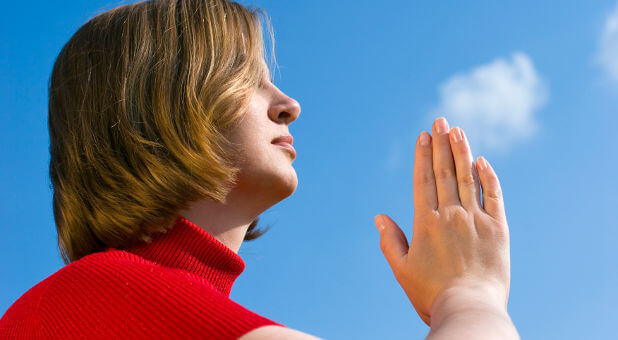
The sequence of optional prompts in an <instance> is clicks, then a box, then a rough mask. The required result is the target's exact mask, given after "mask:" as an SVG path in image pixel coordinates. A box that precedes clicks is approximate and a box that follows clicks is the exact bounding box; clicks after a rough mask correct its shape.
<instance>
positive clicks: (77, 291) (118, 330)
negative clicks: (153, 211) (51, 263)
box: [13, 251, 279, 338]
mask: <svg viewBox="0 0 618 340" xmlns="http://www.w3.org/2000/svg"><path fill="white" fill-rule="evenodd" d="M46 280H47V281H43V282H45V284H43V282H41V283H39V285H40V286H39V285H37V286H39V287H37V286H35V287H33V293H31V294H30V295H31V297H35V295H36V298H35V299H32V298H27V297H26V294H28V293H26V294H24V296H22V298H23V299H24V301H22V302H20V304H21V305H25V304H24V302H27V301H34V300H37V301H36V306H37V309H36V311H37V312H36V314H39V315H40V316H39V317H37V318H35V319H36V320H35V321H36V323H37V324H38V327H39V328H40V329H44V330H46V331H48V332H54V333H57V334H63V333H65V332H66V334H71V335H72V336H75V335H79V336H94V337H114V336H119V337H127V336H130V337H134V336H136V337H145V336H151V337H160V336H161V335H162V334H163V335H166V334H167V335H184V336H183V337H191V338H192V337H203V336H206V335H208V336H212V337H217V338H238V337H239V336H241V335H242V334H245V333H247V332H249V331H251V330H252V329H255V328H257V327H261V326H264V325H279V324H278V323H277V322H274V321H272V320H270V319H268V318H265V317H263V316H261V315H259V314H256V313H254V312H252V311H250V310H248V309H246V308H244V307H243V306H241V305H240V304H238V303H236V302H234V301H232V300H231V299H229V297H227V296H225V295H223V294H221V293H219V292H218V291H217V290H216V289H215V288H214V287H213V286H212V285H211V284H210V283H208V282H207V281H205V280H203V279H201V278H199V277H198V276H196V275H192V274H190V273H187V272H184V271H181V270H176V269H170V268H164V267H162V266H159V265H156V264H154V263H152V262H149V261H146V260H143V259H141V258H140V257H138V256H135V255H133V254H130V253H126V252H120V251H118V253H108V252H103V253H96V254H91V255H88V256H86V257H84V258H82V259H80V260H79V261H76V262H73V263H71V264H69V265H67V266H65V267H63V268H62V269H61V270H59V271H58V272H56V273H55V274H53V275H52V276H51V277H49V278H48V279H46ZM22 298H20V300H21V299H22ZM18 301H19V300H18ZM16 304H17V302H16ZM29 305H30V306H31V307H32V306H34V305H33V304H32V303H30V304H29ZM22 309H24V308H22ZM33 310H34V309H30V312H31V313H30V314H31V315H32V314H34V313H32V311H33ZM19 317H20V316H18V315H17V316H16V317H14V318H13V319H17V318H19ZM31 319H32V317H31ZM163 337H165V336H163Z"/></svg>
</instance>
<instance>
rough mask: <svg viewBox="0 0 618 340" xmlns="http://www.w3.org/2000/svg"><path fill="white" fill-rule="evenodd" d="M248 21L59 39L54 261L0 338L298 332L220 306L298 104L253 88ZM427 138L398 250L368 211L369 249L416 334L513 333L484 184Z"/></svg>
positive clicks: (491, 184)
mask: <svg viewBox="0 0 618 340" xmlns="http://www.w3.org/2000/svg"><path fill="white" fill-rule="evenodd" d="M261 18H262V17H261V16H260V12H259V11H257V10H254V11H249V10H248V9H246V8H245V7H243V6H241V5H239V4H237V3H234V2H230V1H226V0H182V1H178V0H153V1H145V2H139V3H135V4H131V5H126V6H121V7H117V8H115V9H113V10H111V11H109V12H106V13H103V14H100V15H98V16H96V17H94V18H92V19H91V20H89V21H88V22H87V23H86V24H84V26H82V27H81V28H80V29H79V30H78V31H77V32H76V33H75V34H74V35H73V37H71V39H70V40H69V42H67V44H66V45H65V46H64V48H63V49H62V51H61V52H60V54H59V56H58V58H57V60H56V62H55V64H54V68H53V71H52V75H51V81H50V88H49V96H50V97H49V98H50V99H49V132H50V153H51V160H50V177H51V180H52V184H53V189H54V196H53V208H54V217H55V221H56V227H57V231H58V243H59V249H60V253H61V255H62V257H63V259H64V261H65V263H66V264H67V265H66V266H64V267H63V268H61V269H60V270H58V271H57V272H56V273H54V274H52V275H51V276H50V277H48V278H46V279H45V280H43V281H41V282H40V283H39V284H37V285H35V286H34V287H32V288H31V289H30V290H28V291H27V292H26V293H25V294H24V295H23V296H22V297H20V298H19V299H18V300H17V301H16V302H15V303H14V304H13V305H12V306H11V307H10V308H9V309H8V310H7V312H6V313H5V315H4V316H3V318H2V319H1V320H0V337H1V338H27V337H42V338H50V337H58V338H73V337H89V338H110V337H120V338H161V337H164V338H221V339H227V338H230V339H234V338H242V339H270V338H276V337H278V338H293V339H310V338H315V337H313V336H311V335H308V334H305V333H302V332H299V331H296V330H292V329H289V328H287V327H285V326H284V325H282V324H279V323H278V322H276V321H273V320H270V319H268V318H266V317H264V316H261V315H258V314H256V313H254V312H252V311H250V310H247V309H246V308H244V307H242V306H241V305H239V304H237V303H235V302H234V301H232V300H231V299H230V298H229V294H230V290H231V287H232V285H233V283H234V280H235V279H236V278H237V277H238V276H239V275H240V274H241V273H242V271H243V270H244V266H245V265H244V262H243V260H242V259H241V258H240V257H239V256H238V254H237V252H238V249H239V248H240V245H241V243H242V241H243V240H251V239H255V238H257V237H259V236H260V234H261V233H263V231H259V230H257V229H256V226H257V222H258V217H259V215H260V214H261V213H262V212H263V211H265V210H267V209H268V208H269V207H271V206H273V205H274V204H276V203H278V202H279V201H281V200H283V199H284V198H286V197H288V196H289V195H291V194H292V193H293V192H294V191H295V189H296V186H297V177H296V172H295V171H294V168H293V167H292V161H293V160H294V158H295V156H296V155H295V151H294V149H293V147H292V146H291V145H292V143H293V141H292V137H291V136H290V135H289V132H288V126H289V124H290V123H291V122H293V121H294V120H296V119H297V118H298V116H299V114H300V106H299V104H298V103H297V102H296V101H295V100H294V99H292V98H290V97H288V96H286V95H285V94H284V93H282V92H281V91H280V90H279V89H278V88H277V87H276V86H275V85H273V84H272V82H271V81H270V79H269V72H268V68H267V66H266V63H265V62H264V42H263V41H262V26H261V21H260V19H261ZM266 23H267V24H268V21H266ZM269 32H270V33H271V37H272V32H271V31H270V30H269ZM432 132H433V137H432V136H430V135H429V134H428V133H426V132H424V133H423V134H421V136H420V138H419V142H418V144H417V147H416V156H415V157H416V158H415V159H416V161H415V166H414V202H415V220H414V237H413V240H412V244H411V247H409V248H408V242H407V240H406V237H405V235H404V234H403V232H402V231H401V229H399V227H398V226H397V225H396V224H395V223H394V221H392V220H390V219H389V218H388V217H387V216H385V215H378V216H376V221H375V222H376V225H377V226H378V230H379V231H380V234H381V240H380V245H381V248H382V250H383V252H384V255H385V257H386V259H387V260H388V262H389V264H390V266H391V268H392V269H393V273H394V274H395V277H396V278H397V280H398V282H399V283H400V284H401V286H402V288H403V289H404V291H405V292H406V294H407V295H408V297H409V298H410V301H411V302H412V304H413V306H414V307H415V308H416V311H417V313H418V314H419V316H420V317H421V318H422V319H423V321H425V322H426V323H427V324H428V325H430V326H431V332H430V334H429V337H435V338H440V337H453V336H458V337H461V336H462V335H464V334H465V335H469V337H481V336H487V337H488V336H493V337H498V336H500V337H502V338H506V337H512V338H517V332H516V331H515V328H514V327H513V325H512V323H511V321H510V318H509V316H508V314H507V313H506V303H507V300H508V289H509V248H508V247H509V244H508V242H509V241H508V227H507V223H506V217H505V215H504V207H503V202H502V198H501V195H500V186H499V182H498V180H497V178H496V176H495V174H494V172H493V171H492V170H491V167H485V166H484V165H483V166H481V164H485V163H484V162H483V160H482V159H481V161H480V162H477V164H476V166H475V165H474V162H473V160H472V159H471V153H470V150H469V146H468V143H467V141H466V140H465V137H464V135H463V132H462V131H461V130H460V129H458V128H454V129H449V127H448V123H447V122H446V120H445V119H438V120H437V121H436V123H435V124H434V128H433V131H432ZM477 169H478V174H477ZM481 185H482V190H483V201H482V202H481V200H480V186H481Z"/></svg>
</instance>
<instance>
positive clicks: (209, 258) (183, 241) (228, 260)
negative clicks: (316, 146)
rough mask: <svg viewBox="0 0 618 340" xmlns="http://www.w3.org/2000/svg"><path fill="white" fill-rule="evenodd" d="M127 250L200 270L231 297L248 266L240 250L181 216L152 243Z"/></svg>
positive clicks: (196, 270)
mask: <svg viewBox="0 0 618 340" xmlns="http://www.w3.org/2000/svg"><path fill="white" fill-rule="evenodd" d="M126 251H127V252H129V253H132V254H135V255H138V256H140V257H142V258H144V259H146V260H148V261H151V262H154V263H157V264H159V265H161V266H165V267H172V268H178V269H182V270H186V271H188V272H191V273H194V274H197V275H199V276H201V277H203V278H205V279H206V280H208V281H209V282H210V283H212V284H213V285H214V286H215V287H216V288H217V290H218V291H219V292H221V293H222V294H225V295H226V296H228V297H229V296H230V291H231V290H232V285H233V284H234V281H235V280H236V278H238V276H239V275H240V274H241V273H242V272H243V270H245V262H244V261H243V259H242V258H241V257H240V256H239V255H238V254H236V253H235V252H234V251H232V250H231V249H230V248H228V247H227V246H226V245H225V244H223V243H221V242H220V241H219V240H217V239H216V238H214V237H213V236H212V235H210V234H209V233H208V232H206V231H205V230H204V229H202V228H200V227H199V226H197V225H196V224H194V223H193V222H191V221H189V220H188V219H186V218H184V217H182V216H179V217H178V218H177V219H176V222H175V223H174V226H173V227H172V229H171V230H168V231H167V232H165V233H157V234H154V235H153V237H152V242H151V243H145V242H144V243H140V244H138V245H136V246H133V247H129V248H128V249H126Z"/></svg>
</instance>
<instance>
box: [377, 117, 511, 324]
mask: <svg viewBox="0 0 618 340" xmlns="http://www.w3.org/2000/svg"><path fill="white" fill-rule="evenodd" d="M424 137H426V139H427V144H426V145H423V144H422V143H421V142H422V141H423V138H424ZM414 157H415V161H414V180H413V186H414V188H413V189H414V190H413V191H414V227H413V232H412V242H411V244H410V245H409V246H408V240H407V238H406V236H405V234H404V233H403V231H402V230H401V229H400V228H399V226H398V225H397V223H395V221H393V220H392V219H391V218H390V217H388V216H386V215H384V214H381V215H377V216H376V217H375V223H376V226H377V227H378V230H380V229H381V226H383V227H384V228H383V230H381V231H380V248H381V250H382V252H383V253H384V257H385V258H386V260H387V262H388V263H389V265H390V267H391V269H392V271H393V274H394V275H395V278H396V279H397V281H398V282H399V284H400V285H401V287H402V288H403V290H404V291H405V293H406V295H407V296H408V298H409V299H410V302H412V305H413V306H414V308H415V309H416V312H417V313H418V315H419V316H420V317H421V319H423V321H424V322H425V323H426V324H427V325H429V326H431V311H432V309H431V307H432V305H433V304H434V302H435V301H436V298H437V297H438V296H440V294H441V293H443V292H445V293H446V292H447V291H450V292H453V291H457V289H453V288H457V287H466V288H474V289H477V290H478V292H480V293H482V294H483V296H484V297H485V300H486V301H485V302H488V303H492V304H495V305H496V306H499V307H500V308H504V311H505V312H506V305H507V301H508V294H509V286H510V255H509V252H510V250H509V229H508V225H507V221H506V215H505V211H504V202H503V199H502V193H501V192H502V191H501V188H500V182H499V181H498V178H497V176H496V174H495V173H494V171H493V169H492V167H491V166H490V165H489V164H487V163H485V159H484V158H482V157H479V158H478V159H477V162H476V165H475V164H474V160H473V159H472V153H471V151H470V147H469V144H468V141H467V139H466V137H465V134H464V133H463V130H461V129H459V128H456V127H455V128H453V129H451V130H450V131H449V127H448V122H447V121H446V119H444V118H438V119H437V120H436V121H435V122H434V124H433V137H432V136H430V135H429V134H428V133H427V132H425V131H423V132H422V133H421V135H420V136H419V138H418V140H417V142H416V151H415V156H414ZM485 164H487V167H484V165H485ZM479 178H480V182H479ZM480 186H482V191H483V201H482V202H481V198H480V192H481V189H480Z"/></svg>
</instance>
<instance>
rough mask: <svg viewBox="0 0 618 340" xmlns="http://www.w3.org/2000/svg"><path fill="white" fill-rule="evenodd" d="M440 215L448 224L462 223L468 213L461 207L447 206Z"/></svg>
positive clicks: (467, 216)
mask: <svg viewBox="0 0 618 340" xmlns="http://www.w3.org/2000/svg"><path fill="white" fill-rule="evenodd" d="M440 215H441V216H443V217H444V218H445V219H446V221H448V222H453V221H463V220H467V219H468V218H469V213H468V211H467V210H466V209H465V208H464V207H462V206H449V207H448V208H446V209H442V211H441V212H440Z"/></svg>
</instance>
